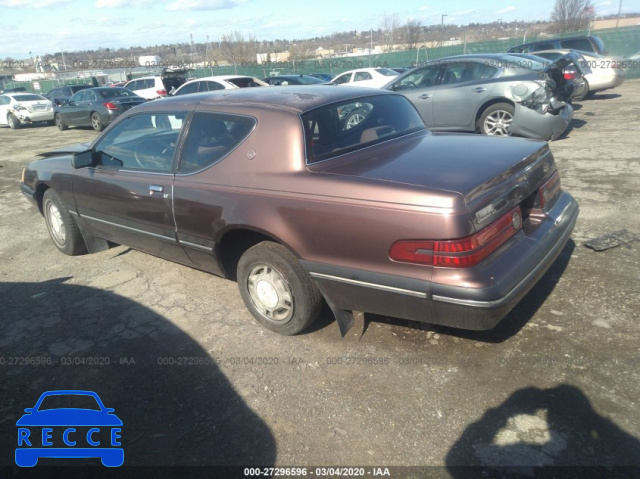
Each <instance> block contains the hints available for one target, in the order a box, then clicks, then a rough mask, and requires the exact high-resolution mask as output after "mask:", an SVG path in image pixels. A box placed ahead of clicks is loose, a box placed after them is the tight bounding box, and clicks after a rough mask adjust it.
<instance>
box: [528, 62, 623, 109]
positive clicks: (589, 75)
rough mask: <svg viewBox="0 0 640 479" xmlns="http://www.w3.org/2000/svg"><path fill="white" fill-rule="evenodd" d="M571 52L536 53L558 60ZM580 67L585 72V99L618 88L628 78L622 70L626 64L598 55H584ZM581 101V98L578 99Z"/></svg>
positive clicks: (579, 63)
mask: <svg viewBox="0 0 640 479" xmlns="http://www.w3.org/2000/svg"><path fill="white" fill-rule="evenodd" d="M569 51H570V50H548V51H542V52H536V55H538V56H541V57H543V58H548V59H550V60H554V61H555V60H556V59H558V58H560V57H561V56H563V55H566V54H567V53H568V52H569ZM577 63H578V66H579V67H580V68H582V69H583V70H584V78H585V81H586V84H587V85H586V90H587V91H586V93H585V94H584V97H583V98H593V96H594V95H595V94H596V93H598V92H600V91H604V90H610V89H611V88H615V87H618V86H620V85H622V84H623V83H624V80H625V78H626V76H627V74H626V72H625V69H624V68H622V67H621V66H622V64H623V63H624V62H620V61H617V60H614V59H613V58H608V57H604V56H602V55H598V54H595V53H594V54H588V53H582V54H581V56H580V60H579V61H578V62H577ZM577 99H581V98H577Z"/></svg>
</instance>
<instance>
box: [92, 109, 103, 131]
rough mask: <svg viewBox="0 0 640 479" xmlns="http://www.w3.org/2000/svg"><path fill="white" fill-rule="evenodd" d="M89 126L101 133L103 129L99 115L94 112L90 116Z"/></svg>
mask: <svg viewBox="0 0 640 479" xmlns="http://www.w3.org/2000/svg"><path fill="white" fill-rule="evenodd" d="M91 126H92V128H93V129H94V130H96V131H102V130H103V129H104V125H103V124H102V120H101V119H100V115H99V114H98V113H96V112H93V113H92V114H91Z"/></svg>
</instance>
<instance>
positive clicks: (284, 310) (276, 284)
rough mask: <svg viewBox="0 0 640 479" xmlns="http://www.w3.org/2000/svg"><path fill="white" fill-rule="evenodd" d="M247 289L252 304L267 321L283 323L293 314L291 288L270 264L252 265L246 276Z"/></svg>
mask: <svg viewBox="0 0 640 479" xmlns="http://www.w3.org/2000/svg"><path fill="white" fill-rule="evenodd" d="M247 289H248V291H249V296H250V297H251V301H252V302H253V305H254V306H255V307H256V309H257V310H258V311H259V312H260V314H262V315H263V316H264V317H265V318H266V319H268V320H269V321H275V322H278V323H284V322H287V321H289V320H290V319H291V317H292V316H293V294H292V293H291V289H290V288H289V285H288V284H287V282H286V280H285V279H284V277H283V276H282V275H281V274H280V273H279V272H278V271H277V270H276V269H274V268H273V267H272V266H269V265H267V264H258V265H256V266H254V267H253V268H252V269H251V272H250V273H249V277H248V278H247Z"/></svg>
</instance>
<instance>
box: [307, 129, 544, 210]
mask: <svg viewBox="0 0 640 479" xmlns="http://www.w3.org/2000/svg"><path fill="white" fill-rule="evenodd" d="M411 136H412V138H406V139H401V140H391V141H388V142H386V143H385V144H381V145H378V146H375V147H373V148H365V149H363V150H360V151H359V152H356V153H353V154H350V155H344V156H343V157H341V158H335V159H333V160H329V161H325V162H322V163H320V164H319V165H312V166H311V167H310V170H311V171H315V172H318V173H320V172H322V173H328V174H335V175H345V176H352V177H358V178H363V179H368V180H377V181H384V182H392V183H399V184H404V185H411V186H416V187H422V188H427V189H429V190H438V191H449V192H455V193H458V194H460V195H462V196H463V197H464V200H465V203H467V204H469V203H470V202H472V201H474V200H475V199H477V197H479V196H481V195H482V194H484V193H486V192H487V191H488V190H490V189H492V188H493V187H495V186H497V185H498V184H500V183H502V182H503V181H507V180H512V179H513V176H514V175H516V173H517V172H520V171H522V170H525V169H527V168H528V167H529V166H530V165H531V164H533V163H535V162H536V160H537V159H538V158H540V157H541V156H542V155H544V154H546V153H547V152H548V151H549V150H548V146H547V145H546V144H545V143H544V142H542V141H539V140H530V139H524V138H508V137H505V138H496V137H488V136H480V135H474V134H454V133H430V134H426V135H422V136H418V137H417V138H416V137H413V135H411Z"/></svg>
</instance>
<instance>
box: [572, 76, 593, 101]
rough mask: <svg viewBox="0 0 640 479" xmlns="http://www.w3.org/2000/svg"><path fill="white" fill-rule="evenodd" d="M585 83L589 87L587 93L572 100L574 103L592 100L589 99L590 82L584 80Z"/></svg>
mask: <svg viewBox="0 0 640 479" xmlns="http://www.w3.org/2000/svg"><path fill="white" fill-rule="evenodd" d="M584 82H585V86H586V87H587V88H586V90H585V92H584V94H582V95H579V96H577V97H575V98H572V100H573V101H582V100H584V99H585V98H590V97H589V93H591V92H590V91H589V82H588V81H587V80H586V79H585V80H584Z"/></svg>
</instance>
